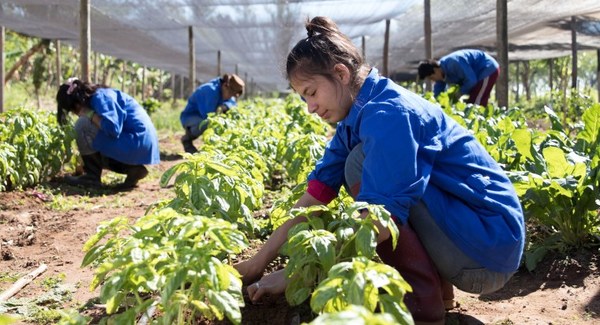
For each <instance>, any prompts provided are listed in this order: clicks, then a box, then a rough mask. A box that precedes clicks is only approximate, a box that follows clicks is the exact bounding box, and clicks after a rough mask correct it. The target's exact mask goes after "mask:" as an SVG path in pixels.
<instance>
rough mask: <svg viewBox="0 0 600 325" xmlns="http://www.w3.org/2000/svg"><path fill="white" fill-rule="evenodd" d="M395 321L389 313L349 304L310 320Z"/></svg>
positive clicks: (373, 324)
mask: <svg viewBox="0 0 600 325" xmlns="http://www.w3.org/2000/svg"><path fill="white" fill-rule="evenodd" d="M411 320H412V318H411ZM395 323H397V321H396V319H395V318H394V316H392V315H390V314H387V313H377V314H375V313H373V312H371V311H369V310H368V309H366V308H365V307H362V306H357V305H350V306H348V308H346V309H343V310H341V311H336V312H331V313H325V314H322V315H320V316H319V317H317V318H315V319H314V320H313V321H312V322H310V324H311V325H333V324H339V325H345V324H353V325H366V324H369V325H388V324H395ZM405 324H413V322H407V323H405Z"/></svg>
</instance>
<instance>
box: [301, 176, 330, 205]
mask: <svg viewBox="0 0 600 325" xmlns="http://www.w3.org/2000/svg"><path fill="white" fill-rule="evenodd" d="M306 192H308V194H310V195H312V196H313V197H314V198H315V199H317V200H319V201H321V202H323V203H325V204H328V203H329V202H331V201H332V200H333V199H335V198H336V197H337V195H338V194H337V192H336V191H334V190H333V189H332V188H331V187H329V186H327V185H325V183H323V182H321V181H319V180H316V179H313V180H310V181H308V189H307V190H306Z"/></svg>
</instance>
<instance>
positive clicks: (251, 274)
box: [233, 259, 263, 283]
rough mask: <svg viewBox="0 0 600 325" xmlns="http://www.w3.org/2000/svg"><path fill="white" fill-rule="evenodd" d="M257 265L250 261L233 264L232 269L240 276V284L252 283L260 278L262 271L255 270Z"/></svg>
mask: <svg viewBox="0 0 600 325" xmlns="http://www.w3.org/2000/svg"><path fill="white" fill-rule="evenodd" d="M257 265H258V264H257V263H256V262H255V261H253V260H252V259H249V260H245V261H242V262H239V263H237V264H234V265H233V267H234V268H235V269H236V270H237V271H238V272H240V274H241V275H242V282H244V283H250V282H254V281H256V280H258V279H260V277H261V276H262V272H263V269H258V268H257Z"/></svg>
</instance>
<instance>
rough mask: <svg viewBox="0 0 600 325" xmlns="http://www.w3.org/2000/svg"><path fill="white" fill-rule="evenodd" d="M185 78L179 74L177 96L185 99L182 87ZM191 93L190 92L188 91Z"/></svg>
mask: <svg viewBox="0 0 600 325" xmlns="http://www.w3.org/2000/svg"><path fill="white" fill-rule="evenodd" d="M184 79H185V78H184V77H183V76H182V75H181V76H179V98H181V99H185V97H183V87H185V80H184ZM190 95H191V93H190Z"/></svg>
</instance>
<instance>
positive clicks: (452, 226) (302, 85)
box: [235, 17, 525, 324]
mask: <svg viewBox="0 0 600 325" xmlns="http://www.w3.org/2000/svg"><path fill="white" fill-rule="evenodd" d="M306 29H307V31H308V37H307V38H305V39H303V40H301V41H300V42H298V43H297V45H296V46H295V47H294V48H293V49H292V51H291V52H290V54H289V55H288V58H287V77H288V79H289V81H290V84H291V86H292V88H293V89H294V90H295V91H296V92H297V93H298V94H300V95H301V96H302V97H303V98H304V99H305V101H306V103H307V105H308V110H309V112H311V113H315V114H318V115H319V116H320V117H321V118H323V119H324V120H326V121H328V122H330V123H337V129H336V133H335V135H334V137H333V138H332V139H331V141H330V142H329V143H328V145H327V147H326V149H325V154H324V156H323V158H322V159H321V160H319V161H318V162H317V163H316V167H315V169H314V171H313V172H312V173H311V174H310V176H309V178H308V189H307V192H306V193H305V194H304V195H303V196H302V197H301V198H300V199H299V201H298V202H297V203H296V207H307V206H312V205H319V204H327V203H329V202H330V201H331V200H332V199H333V198H335V197H336V196H337V193H338V191H339V189H340V187H341V186H343V185H344V186H346V187H347V188H348V189H349V192H350V193H351V194H352V195H353V196H354V198H355V199H356V200H357V201H366V202H368V203H372V204H381V205H384V206H385V207H386V209H387V210H388V211H389V212H390V213H391V214H392V215H393V219H394V220H395V222H396V223H397V225H398V228H399V230H400V235H399V236H398V238H399V239H398V246H397V247H396V248H395V249H392V247H391V239H390V233H389V231H388V230H387V229H385V228H383V227H381V225H378V228H379V232H380V234H379V238H378V247H377V252H378V254H379V256H380V257H381V258H382V260H383V261H384V262H385V263H387V264H389V265H392V266H394V267H395V268H396V269H398V271H399V272H400V273H401V274H402V276H403V277H404V278H405V279H406V280H407V282H408V283H409V284H410V285H411V286H412V288H413V292H412V293H410V294H408V295H406V298H405V303H406V304H407V306H408V308H409V310H410V311H411V313H412V315H413V318H414V319H415V321H417V323H427V324H443V322H444V317H445V308H444V300H448V301H449V302H450V301H452V298H453V296H452V285H455V286H456V287H458V288H459V289H461V290H464V291H467V292H471V293H479V294H483V293H489V292H493V291H495V290H498V289H500V288H501V287H502V286H504V284H505V283H506V282H507V281H508V280H509V278H510V277H511V276H512V275H513V274H514V272H515V271H516V270H517V268H518V267H519V263H520V260H521V255H522V251H523V247H524V240H525V230H524V221H523V213H522V209H521V205H520V203H519V200H518V197H517V195H516V193H515V191H514V188H513V186H512V184H511V182H510V180H509V179H508V178H507V176H506V175H505V173H504V172H503V170H502V169H501V168H500V167H499V165H498V164H497V163H496V162H495V161H494V160H493V159H492V157H491V156H490V155H489V154H488V153H487V152H486V151H485V149H484V148H483V147H482V146H481V145H480V144H479V143H478V142H477V140H476V139H475V138H474V137H473V136H472V135H471V134H470V132H469V131H468V130H466V129H465V128H463V127H462V126H460V125H459V124H458V123H456V122H455V121H454V120H453V119H452V118H451V117H449V116H448V115H446V114H444V112H443V111H442V110H441V108H440V107H439V106H437V105H434V104H432V103H430V102H428V101H427V100H425V99H423V98H422V97H420V96H418V95H416V94H414V93H412V92H410V91H408V90H406V89H404V88H402V87H400V86H398V85H397V84H395V83H394V82H393V81H391V80H390V79H387V78H385V77H382V76H380V75H379V73H378V71H377V70H376V69H374V68H373V69H372V68H370V67H369V66H368V65H367V64H366V63H365V62H364V60H363V58H362V56H361V54H360V51H359V50H358V49H357V48H356V47H355V46H354V45H353V44H352V42H351V41H350V39H349V38H348V37H347V36H345V35H344V34H342V33H341V32H340V31H339V30H338V28H337V26H336V25H335V23H333V22H332V21H331V20H330V19H328V18H325V17H315V18H313V19H312V20H311V21H310V22H308V23H307V25H306ZM365 215H366V212H365V213H363V216H362V217H365ZM304 220H305V218H303V217H296V218H294V219H292V220H289V221H288V222H286V223H285V224H283V225H282V226H280V227H279V228H277V229H276V230H275V231H274V232H273V234H272V235H271V236H270V238H269V240H268V241H267V242H266V243H265V244H264V246H263V247H262V248H261V249H260V250H259V252H258V253H256V254H255V255H254V256H253V257H252V258H251V259H249V260H247V261H243V262H241V263H238V264H236V265H235V267H236V269H237V270H238V271H239V272H240V273H241V274H242V275H243V276H244V281H245V282H251V281H255V280H257V279H258V278H259V277H260V276H261V275H262V272H263V271H264V270H265V268H266V267H267V265H268V263H269V262H270V261H272V260H273V259H274V258H275V257H276V256H277V254H278V252H279V248H280V247H281V246H282V245H283V243H284V242H285V241H286V240H287V233H288V230H289V229H290V228H291V227H292V226H293V225H295V224H297V223H299V222H302V221H304ZM285 287H286V279H285V276H284V272H282V271H279V272H274V273H271V274H269V275H267V276H265V277H263V278H262V279H260V280H259V281H258V282H255V283H254V284H252V285H250V286H248V289H247V290H248V293H249V296H250V298H251V299H252V300H253V301H256V300H257V299H259V298H260V297H261V296H263V295H265V294H275V293H282V292H283V291H284V290H285Z"/></svg>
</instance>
